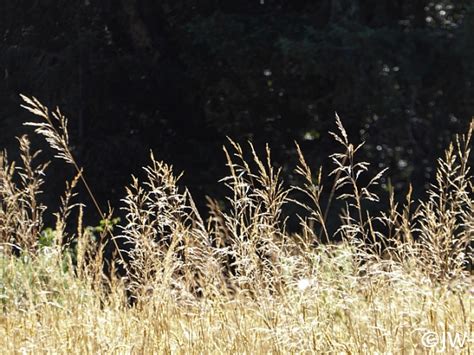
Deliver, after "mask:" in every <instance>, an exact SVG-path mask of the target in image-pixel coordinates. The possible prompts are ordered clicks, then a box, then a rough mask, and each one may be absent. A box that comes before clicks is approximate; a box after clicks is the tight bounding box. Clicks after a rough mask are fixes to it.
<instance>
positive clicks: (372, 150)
mask: <svg viewBox="0 0 474 355" xmlns="http://www.w3.org/2000/svg"><path fill="white" fill-rule="evenodd" d="M473 74H474V6H473V5H472V2H471V1H467V0H466V1H463V0H460V1H459V0H458V1H454V0H453V1H441V0H438V1H426V0H399V1H393V0H367V1H363V0H358V1H357V0H311V1H304V0H292V1H282V0H265V1H261V0H248V1H217V0H187V1H180V0H163V1H154V0H114V1H112V0H102V1H97V0H96V1H94V0H84V1H69V0H60V1H53V0H36V1H34V0H29V1H26V0H2V1H0V146H1V147H4V148H6V149H8V151H9V154H10V157H12V158H14V157H15V154H16V153H15V152H16V146H17V143H16V141H15V138H14V137H15V136H17V135H20V134H22V133H23V132H25V131H27V132H31V130H29V129H27V128H25V127H22V123H23V122H25V121H28V120H32V119H33V117H32V116H31V115H30V114H28V113H27V112H25V111H23V110H22V109H21V108H20V99H19V96H18V94H19V93H24V94H26V95H33V96H36V97H37V98H39V99H40V100H41V101H42V102H43V103H44V104H47V105H51V106H52V107H54V106H56V105H57V106H59V107H60V108H61V109H62V110H63V111H64V112H65V113H66V115H67V116H68V117H69V123H70V135H71V140H72V144H73V147H74V153H75V155H76V157H77V158H78V161H79V162H80V164H81V165H82V166H84V167H85V171H86V176H87V178H88V180H89V182H90V184H91V185H92V186H93V190H94V191H95V194H96V196H97V197H98V199H99V201H100V202H101V204H102V206H105V205H106V203H107V201H110V202H111V203H112V205H113V206H115V207H118V206H119V200H120V198H122V197H123V195H124V188H123V186H124V185H126V184H127V183H128V182H129V181H130V175H131V174H135V175H140V174H141V166H143V165H144V164H146V163H147V161H148V152H149V150H150V149H151V150H153V151H154V152H155V156H156V157H157V158H158V159H163V160H165V161H167V162H170V163H172V164H174V166H175V168H176V170H177V171H181V170H184V171H185V175H184V178H183V181H182V182H183V184H184V185H187V186H188V187H189V188H190V190H191V192H192V193H193V194H194V196H195V199H196V200H197V201H198V204H199V206H201V207H202V206H203V205H204V196H205V195H212V196H217V197H219V198H221V197H222V186H221V185H219V184H218V183H217V181H218V180H219V179H220V178H221V177H223V176H224V175H225V174H226V167H225V161H224V155H223V153H222V149H221V147H222V145H223V144H225V142H226V136H229V137H232V138H234V139H236V140H237V141H239V142H245V141H246V140H248V139H249V140H252V141H253V142H254V143H255V144H256V146H257V147H258V148H259V149H261V148H262V147H263V145H264V143H266V142H268V143H269V144H270V146H271V147H272V152H273V156H274V158H275V162H276V164H277V165H279V166H283V167H284V173H285V180H286V181H287V182H288V183H291V182H293V180H294V179H295V177H294V176H293V175H292V170H293V168H294V165H295V164H296V156H295V149H294V145H293V141H294V140H297V141H298V142H300V143H301V146H302V148H303V151H304V152H305V154H306V156H307V158H308V160H309V162H310V163H311V165H312V166H313V167H314V168H315V169H316V168H317V166H319V165H320V164H323V166H324V167H325V171H326V172H329V171H330V169H331V165H330V163H329V160H328V155H329V154H330V153H331V152H333V151H334V149H337V147H336V145H335V144H334V141H333V139H332V138H331V137H330V136H329V134H328V133H327V132H328V130H335V124H334V112H335V111H337V112H338V113H339V115H340V116H341V118H342V120H343V122H344V124H345V126H346V128H347V129H348V131H349V134H350V136H351V139H352V140H353V141H355V142H356V143H357V142H359V141H361V140H367V144H366V145H365V147H364V150H363V152H362V156H361V158H362V159H367V160H369V161H371V162H372V163H373V164H374V165H375V166H376V167H380V168H381V167H389V168H390V170H389V173H388V175H389V176H390V178H391V182H392V183H393V185H394V186H395V188H396V189H397V191H399V192H401V193H403V192H406V187H407V184H406V183H407V182H408V181H411V182H412V183H413V185H414V189H415V196H421V195H420V194H421V192H422V191H423V189H424V187H425V185H426V184H427V182H429V181H432V179H433V172H434V169H433V168H434V167H435V160H436V158H437V157H438V156H439V155H440V154H441V153H442V151H443V149H444V148H445V147H446V146H447V144H448V142H449V141H450V140H451V139H452V137H453V134H454V133H458V132H464V131H465V130H466V127H467V125H468V122H469V121H470V118H471V116H472V114H473V113H474V90H473V77H474V76H473ZM34 142H35V144H36V147H41V146H42V148H43V150H45V152H43V155H42V158H43V159H50V155H49V153H47V152H46V151H47V150H48V148H47V147H45V146H44V145H42V144H41V140H40V139H38V138H34ZM72 174H73V171H72V169H70V167H67V166H65V165H64V164H63V163H61V162H56V163H55V164H53V165H52V166H51V167H50V168H49V173H48V177H47V180H48V182H49V184H48V186H47V189H46V193H45V200H46V202H47V203H49V205H50V206H54V205H55V204H56V203H57V201H58V195H59V194H60V193H61V191H63V189H64V178H65V177H66V176H67V177H69V178H70V177H71V176H72ZM84 201H85V202H86V203H87V204H88V205H90V206H91V205H92V204H91V203H90V201H89V200H87V199H86V197H84ZM51 211H54V208H51ZM89 211H90V212H89V213H90V214H89V215H88V221H89V223H95V222H94V221H97V219H98V218H97V216H96V215H94V213H93V209H92V208H89Z"/></svg>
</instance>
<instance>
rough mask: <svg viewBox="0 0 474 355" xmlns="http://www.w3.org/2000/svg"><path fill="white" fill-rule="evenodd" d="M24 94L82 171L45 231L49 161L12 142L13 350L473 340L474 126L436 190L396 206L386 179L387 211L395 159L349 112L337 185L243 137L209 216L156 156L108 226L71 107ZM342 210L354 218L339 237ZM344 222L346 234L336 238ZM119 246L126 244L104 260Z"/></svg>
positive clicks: (270, 348) (267, 349) (234, 349)
mask: <svg viewBox="0 0 474 355" xmlns="http://www.w3.org/2000/svg"><path fill="white" fill-rule="evenodd" d="M23 98H24V100H25V106H24V107H25V108H26V109H28V110H30V111H31V112H32V113H33V114H35V115H37V116H38V118H39V120H38V121H35V122H30V123H29V125H32V126H34V128H35V130H36V133H38V134H40V135H42V136H44V137H45V138H46V139H47V141H48V142H49V143H50V145H51V147H52V149H53V150H54V151H55V152H56V157H57V158H58V159H62V160H64V161H65V163H67V164H72V165H73V166H75V168H76V169H77V176H76V177H75V178H74V179H72V181H71V182H69V183H68V184H67V188H66V191H65V193H64V196H63V198H62V207H61V208H60V210H59V211H58V213H57V215H56V216H57V223H56V226H55V228H54V229H47V228H45V226H44V225H43V222H42V217H43V214H44V211H45V207H44V206H42V205H41V204H40V203H39V202H38V195H39V194H40V193H41V188H42V185H43V180H44V179H45V178H46V177H47V174H46V173H45V169H46V165H44V164H43V165H42V164H41V163H37V162H36V161H37V160H39V158H40V156H37V154H36V153H33V152H31V150H30V144H29V141H28V138H27V137H26V136H24V137H21V138H20V139H19V144H20V151H21V161H19V162H17V163H13V162H10V161H9V160H8V159H7V155H6V153H3V154H2V155H0V243H1V246H0V248H1V250H0V306H1V308H2V310H1V312H0V352H2V353H30V352H31V353H43V352H44V353H50V352H52V353H196V354H198V353H199V354H200V353H327V352H329V353H362V354H366V353H393V354H395V353H397V354H398V353H407V354H411V353H436V352H439V353H465V354H469V353H473V347H474V344H473V343H472V339H473V338H472V325H473V321H472V319H473V318H472V316H473V311H472V297H473V295H474V288H473V284H472V281H473V278H472V272H471V265H472V237H473V235H474V208H473V206H474V205H473V190H472V187H473V185H472V179H471V175H470V167H469V153H470V139H471V134H472V130H473V127H474V126H473V124H471V127H470V129H469V131H468V133H467V134H465V135H462V136H459V137H457V138H456V139H455V141H454V142H453V144H452V145H451V146H450V147H448V148H447V150H446V153H445V155H444V156H443V157H442V158H441V159H439V162H438V167H437V175H436V181H435V183H434V184H433V185H432V186H431V188H430V190H429V191H428V192H427V198H426V200H425V201H419V203H418V201H417V202H416V203H415V201H412V197H411V187H407V191H408V193H407V196H406V198H405V199H404V201H405V202H404V203H397V202H395V201H397V199H396V198H395V197H394V196H393V194H392V193H391V192H390V189H388V190H389V191H388V194H387V195H388V199H389V203H388V205H389V206H390V207H389V208H388V209H387V210H386V211H379V212H378V213H377V214H376V215H372V214H371V213H370V212H369V210H368V209H367V208H366V205H367V204H368V203H370V204H372V205H373V204H374V203H377V202H378V201H379V195H380V194H381V192H380V191H383V189H381V187H380V184H379V183H380V179H381V177H382V175H383V174H384V173H385V172H384V171H382V172H378V171H372V168H371V167H370V165H369V164H368V163H366V162H361V161H358V159H357V152H358V150H359V149H360V146H357V145H353V144H351V143H350V141H349V138H348V137H347V134H346V131H345V129H344V127H343V125H342V123H341V121H340V119H339V118H338V117H337V118H336V123H337V130H336V132H335V133H333V136H334V138H335V139H336V140H337V141H338V142H339V143H340V147H341V148H340V150H339V152H336V153H335V154H333V155H332V160H333V162H334V170H333V171H332V172H331V173H330V176H331V177H333V181H334V182H333V184H331V186H327V187H325V189H326V188H327V189H328V191H330V194H326V195H323V194H322V191H323V186H322V183H321V181H322V180H323V179H322V172H321V170H316V172H315V171H313V170H312V168H311V167H309V166H308V165H307V163H306V161H305V159H304V155H303V152H301V150H300V149H299V147H297V150H298V153H299V161H297V162H296V168H295V174H296V175H298V176H299V177H300V178H301V184H300V185H299V186H289V187H287V186H286V185H285V184H284V183H283V182H282V180H281V178H280V171H279V170H278V169H277V168H275V167H274V166H273V164H272V162H271V157H270V150H269V149H268V150H267V152H266V155H265V156H263V157H259V156H258V155H257V153H256V152H255V151H254V149H253V147H252V145H249V147H248V149H244V147H242V146H241V145H239V144H237V143H235V142H232V141H230V142H229V146H228V147H227V148H226V149H225V154H226V156H227V161H228V167H229V176H228V177H227V178H225V179H223V181H222V183H224V184H226V186H227V187H228V192H229V193H228V199H227V201H226V202H225V203H221V202H218V201H214V200H212V199H209V201H208V206H209V218H206V219H205V218H203V217H201V216H200V214H199V212H198V211H197V209H196V207H195V204H194V201H193V199H192V197H191V195H190V193H189V192H188V191H187V190H186V189H185V188H184V187H181V186H180V185H179V176H176V175H175V174H174V172H173V169H172V167H171V166H169V165H167V164H166V163H163V162H160V161H158V160H156V159H155V158H154V157H153V155H152V156H151V157H150V164H149V166H148V167H145V170H146V173H147V178H146V179H145V181H139V180H138V179H136V178H133V179H132V183H131V184H130V186H128V187H127V190H126V191H127V192H126V196H125V197H124V200H123V203H124V209H125V212H126V219H125V220H123V221H121V222H118V221H116V220H114V219H113V216H112V215H111V213H109V212H107V211H101V210H100V208H99V207H98V205H96V206H95V207H96V208H97V209H98V213H99V214H100V215H101V218H102V223H101V225H100V226H98V227H95V228H91V227H85V226H83V224H82V212H83V206H82V205H81V204H78V203H76V200H77V199H78V197H77V196H75V193H74V191H75V190H74V189H75V187H76V185H77V184H85V185H86V189H87V190H88V191H89V192H90V193H91V197H92V198H93V194H92V191H91V189H90V187H89V186H88V185H87V180H86V178H85V175H84V173H83V172H82V170H81V169H80V167H79V165H78V164H77V163H76V160H75V159H74V156H73V154H72V153H71V150H70V148H69V140H68V135H67V121H66V119H65V118H64V117H63V115H62V114H61V113H60V112H59V111H54V112H50V111H48V109H47V108H46V107H44V106H42V105H41V104H40V103H39V102H38V101H37V100H35V99H30V98H26V97H23ZM328 195H329V197H328V198H325V199H323V196H328ZM297 197H298V199H297ZM336 199H339V200H341V201H343V202H344V204H343V205H344V207H343V208H342V209H336V208H335V207H334V206H335V205H336V204H334V201H335V200H336ZM289 204H296V205H298V206H299V207H300V210H302V211H305V213H302V215H301V216H297V217H298V218H299V221H300V230H299V232H293V233H290V232H288V228H287V226H286V219H285V218H286V216H284V215H283V212H282V210H283V209H284V208H285V206H287V205H289ZM338 205H340V203H339V204H338ZM293 217H294V216H293ZM329 218H339V220H340V224H339V228H338V229H337V231H336V232H335V233H333V232H330V231H329V229H328V227H327V220H328V219H329ZM68 225H69V226H74V228H72V229H71V228H67V226H68ZM70 230H75V232H74V233H71V232H70ZM67 231H69V233H68V232H67ZM333 234H337V236H338V239H341V240H342V242H339V243H337V244H334V243H327V240H332V239H333V237H334V235H333ZM107 244H108V245H109V247H111V246H114V247H115V248H117V247H118V246H122V248H121V249H116V253H115V254H114V255H115V256H114V258H113V260H112V262H111V263H109V265H110V267H109V268H108V269H107V268H105V269H107V272H104V267H103V265H104V260H103V257H102V255H103V253H102V250H103V249H104V248H105V247H106V245H107ZM117 250H120V251H117ZM116 269H120V270H123V271H121V272H116V271H115V270H116Z"/></svg>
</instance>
